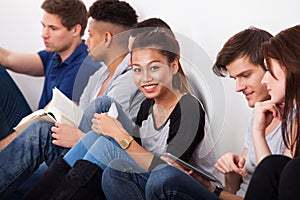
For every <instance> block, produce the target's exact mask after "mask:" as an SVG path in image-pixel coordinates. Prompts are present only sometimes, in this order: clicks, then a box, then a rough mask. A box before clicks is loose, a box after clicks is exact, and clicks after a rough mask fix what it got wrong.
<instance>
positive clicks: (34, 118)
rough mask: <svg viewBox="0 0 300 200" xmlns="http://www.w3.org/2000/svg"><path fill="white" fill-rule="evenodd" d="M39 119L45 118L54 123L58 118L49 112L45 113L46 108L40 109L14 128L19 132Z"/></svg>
mask: <svg viewBox="0 0 300 200" xmlns="http://www.w3.org/2000/svg"><path fill="white" fill-rule="evenodd" d="M37 120H45V121H48V122H52V123H55V122H56V120H55V119H54V118H53V117H52V116H49V115H48V114H47V113H45V110H44V109H40V110H37V111H34V112H33V113H31V114H29V115H27V116H26V117H24V118H23V119H22V120H21V121H20V122H19V123H18V125H17V126H16V127H14V130H15V131H17V132H22V131H23V130H24V129H25V128H26V127H27V126H29V125H30V124H31V123H32V122H34V121H37Z"/></svg>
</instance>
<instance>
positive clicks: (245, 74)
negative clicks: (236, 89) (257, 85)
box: [243, 73, 251, 78]
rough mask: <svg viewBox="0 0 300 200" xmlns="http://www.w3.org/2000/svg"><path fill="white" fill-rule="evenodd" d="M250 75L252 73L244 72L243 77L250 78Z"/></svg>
mask: <svg viewBox="0 0 300 200" xmlns="http://www.w3.org/2000/svg"><path fill="white" fill-rule="evenodd" d="M250 75H251V74H250V73H244V74H243V77H244V78H248V77H249V76H250Z"/></svg>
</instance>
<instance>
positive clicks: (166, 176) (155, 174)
mask: <svg viewBox="0 0 300 200" xmlns="http://www.w3.org/2000/svg"><path fill="white" fill-rule="evenodd" d="M182 173H183V172H181V171H179V170H178V169H176V168H175V167H172V166H170V165H160V166H158V167H156V168H155V169H154V170H153V171H152V172H151V174H150V176H149V178H148V181H147V184H146V191H148V192H151V193H152V194H154V193H156V192H157V191H159V190H162V189H163V190H164V189H166V187H170V188H173V187H175V185H176V182H177V181H178V177H179V176H180V174H182ZM174 184H175V185H174Z"/></svg>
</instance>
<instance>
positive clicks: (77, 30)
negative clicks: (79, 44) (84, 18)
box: [71, 24, 81, 36]
mask: <svg viewBox="0 0 300 200" xmlns="http://www.w3.org/2000/svg"><path fill="white" fill-rule="evenodd" d="M71 31H72V33H73V35H76V36H77V35H80V32H81V25H80V24H76V25H75V26H74V27H73V28H72V29H71Z"/></svg>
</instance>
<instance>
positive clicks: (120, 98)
mask: <svg viewBox="0 0 300 200" xmlns="http://www.w3.org/2000/svg"><path fill="white" fill-rule="evenodd" d="M129 56H130V55H127V56H126V57H125V58H124V60H123V61H122V62H121V63H120V64H119V66H118V67H117V69H116V71H115V73H114V75H113V78H112V79H111V80H110V82H109V83H108V84H107V86H106V89H105V91H104V92H103V95H106V96H109V97H112V98H113V99H115V100H116V101H117V102H118V103H120V105H121V106H122V109H123V110H124V112H126V113H127V114H129V116H130V118H131V119H132V120H133V121H135V119H136V115H137V112H138V110H139V107H140V104H141V102H142V101H143V100H144V99H145V97H144V95H143V94H142V93H141V92H140V91H139V89H138V88H137V87H136V85H135V83H134V81H133V77H132V70H129V68H128V65H127V63H128V60H129ZM108 76H109V70H108V68H107V66H106V65H104V64H103V65H102V66H101V67H100V69H99V70H97V71H96V72H95V73H94V74H93V75H92V76H91V77H90V78H89V81H88V83H87V86H86V87H85V89H84V91H83V94H82V95H81V97H80V101H79V107H80V108H81V109H83V110H84V109H85V108H86V107H87V106H88V105H89V104H90V103H91V102H92V101H93V100H95V99H96V97H97V95H98V93H99V91H100V89H101V87H102V85H103V82H104V81H105V80H106V78H107V77H108Z"/></svg>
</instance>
